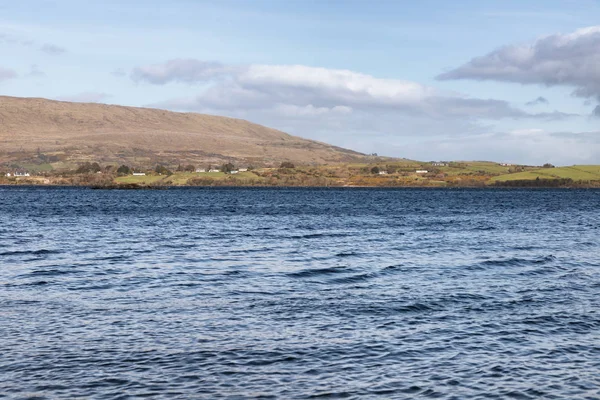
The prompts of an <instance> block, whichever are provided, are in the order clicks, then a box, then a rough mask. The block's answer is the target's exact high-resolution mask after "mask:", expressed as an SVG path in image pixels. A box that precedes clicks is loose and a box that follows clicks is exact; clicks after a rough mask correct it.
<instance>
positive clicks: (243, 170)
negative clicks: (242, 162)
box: [238, 168, 248, 172]
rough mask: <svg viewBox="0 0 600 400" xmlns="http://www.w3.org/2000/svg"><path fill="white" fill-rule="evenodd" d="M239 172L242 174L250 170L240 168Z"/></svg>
mask: <svg viewBox="0 0 600 400" xmlns="http://www.w3.org/2000/svg"><path fill="white" fill-rule="evenodd" d="M238 171H240V172H248V168H240V169H238Z"/></svg>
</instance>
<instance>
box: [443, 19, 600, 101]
mask: <svg viewBox="0 0 600 400" xmlns="http://www.w3.org/2000/svg"><path fill="white" fill-rule="evenodd" d="M599 65H600V26H592V27H589V28H584V29H579V30H577V31H575V32H573V33H569V34H555V35H550V36H546V37H542V38H540V39H538V40H536V41H535V42H534V43H532V44H523V45H510V46H505V47H502V48H499V49H497V50H495V51H492V52H491V53H489V54H486V55H484V56H481V57H476V58H473V59H472V60H471V61H469V62H468V63H466V64H464V65H462V66H460V67H458V68H456V69H454V70H451V71H449V72H446V73H444V74H441V75H439V76H438V79H442V80H446V79H474V80H494V81H501V82H516V83H521V84H542V85H546V86H566V87H571V88H573V94H574V95H575V96H578V97H584V98H590V97H595V98H597V99H598V100H599V101H600V68H598V66H599Z"/></svg>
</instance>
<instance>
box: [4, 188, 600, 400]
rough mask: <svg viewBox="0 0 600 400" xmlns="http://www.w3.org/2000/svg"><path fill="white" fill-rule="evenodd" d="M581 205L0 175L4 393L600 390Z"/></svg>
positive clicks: (545, 393)
mask: <svg viewBox="0 0 600 400" xmlns="http://www.w3.org/2000/svg"><path fill="white" fill-rule="evenodd" d="M599 209H600V191H598V190H467V189H460V190H458V189H457V190H430V189H428V190H424V189H399V190H387V189H385V190H378V189H169V190H158V191H114V190H113V191H109V190H107V191H101V190H89V189H78V188H18V187H5V188H0V397H6V398H39V399H42V398H48V399H57V398H64V399H72V398H95V399H96V398H97V399H103V398H105V399H113V398H135V397H155V398H208V399H213V398H235V399H239V398H258V397H262V398H282V399H296V398H298V399H305V398H314V397H322V398H360V399H363V398H414V397H420V398H442V399H484V398H502V399H504V398H517V399H530V398H531V399H533V398H548V399H551V398H556V399H559V398H561V399H562V398H590V399H591V398H599V397H600V311H599V310H600V308H599V306H600V241H599V234H600V214H599V212H598V210H599Z"/></svg>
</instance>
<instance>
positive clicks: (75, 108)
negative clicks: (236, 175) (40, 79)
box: [0, 96, 363, 164]
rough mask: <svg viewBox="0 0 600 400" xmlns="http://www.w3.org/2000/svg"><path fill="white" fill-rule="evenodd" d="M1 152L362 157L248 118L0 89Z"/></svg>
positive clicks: (300, 159) (143, 158) (142, 158)
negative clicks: (27, 95)
mask: <svg viewBox="0 0 600 400" xmlns="http://www.w3.org/2000/svg"><path fill="white" fill-rule="evenodd" d="M0 122H1V123H0V147H1V149H2V151H4V152H6V153H7V154H17V153H23V154H24V153H33V152H37V150H38V149H39V150H40V151H41V152H44V153H60V152H63V153H64V154H65V155H66V158H67V159H69V160H77V161H81V160H92V159H94V160H100V161H104V162H111V161H114V162H120V161H123V160H127V161H131V160H133V161H134V162H136V163H139V164H141V163H146V162H147V163H148V164H151V163H152V162H155V161H162V162H165V160H167V161H168V160H171V161H172V160H178V159H182V158H183V159H194V160H208V161H211V160H213V161H218V160H225V159H235V160H255V161H263V162H265V161H266V162H277V161H283V160H289V161H292V162H296V163H301V164H310V163H314V164H324V163H337V162H351V161H355V160H362V159H363V156H362V155H361V154H360V153H357V152H353V151H349V150H346V149H342V148H338V147H335V146H331V145H328V144H325V143H320V142H316V141H311V140H306V139H302V138H300V137H296V136H292V135H288V134H287V133H284V132H281V131H278V130H275V129H271V128H267V127H264V126H261V125H257V124H254V123H251V122H248V121H244V120H240V119H234V118H226V117H218V116H212V115H203V114H195V113H176V112H170V111H165V110H158V109H149V108H134V107H123V106H115V105H105V104H90V103H69V102H61V101H53V100H46V99H37V98H17V97H5V96H0Z"/></svg>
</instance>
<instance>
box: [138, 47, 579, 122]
mask: <svg viewBox="0 0 600 400" xmlns="http://www.w3.org/2000/svg"><path fill="white" fill-rule="evenodd" d="M131 76H132V79H134V80H135V81H137V82H142V81H146V82H149V83H152V84H157V85H164V84H167V83H170V82H179V83H185V84H196V85H198V86H201V87H202V89H201V93H200V94H199V95H198V96H197V97H196V98H193V99H190V98H187V99H173V100H169V101H166V102H163V103H160V104H159V105H161V106H164V107H168V108H178V109H184V110H188V111H206V110H213V111H216V112H219V113H228V112H229V113H236V112H239V111H241V110H250V109H253V110H256V109H272V110H277V109H280V110H289V109H291V108H294V107H295V108H297V109H302V108H307V107H314V109H316V110H318V109H324V108H326V109H335V108H336V107H345V108H348V109H353V110H362V111H369V112H372V113H381V112H390V111H392V112H395V113H402V114H408V115H419V116H427V117H430V118H470V119H502V118H541V119H556V118H563V117H566V116H567V115H565V114H561V113H557V112H555V113H542V114H530V113H527V112H525V111H523V110H520V109H517V108H514V107H512V106H511V105H510V104H508V103H507V102H505V101H501V100H493V99H477V98H470V97H467V96H464V95H458V94H455V93H445V92H442V91H439V90H437V89H435V88H433V87H430V86H426V85H422V84H419V83H415V82H410V81H404V80H399V79H381V78H376V77H373V76H371V75H367V74H362V73H358V72H354V71H349V70H338V69H327V68H316V67H308V66H304V65H224V64H222V63H218V62H207V61H199V60H192V59H175V60H170V61H167V62H165V63H163V64H155V65H149V66H142V67H137V68H134V70H133V71H132V74H131ZM282 105H284V106H286V107H287V108H286V107H282ZM312 113H314V110H312Z"/></svg>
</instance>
